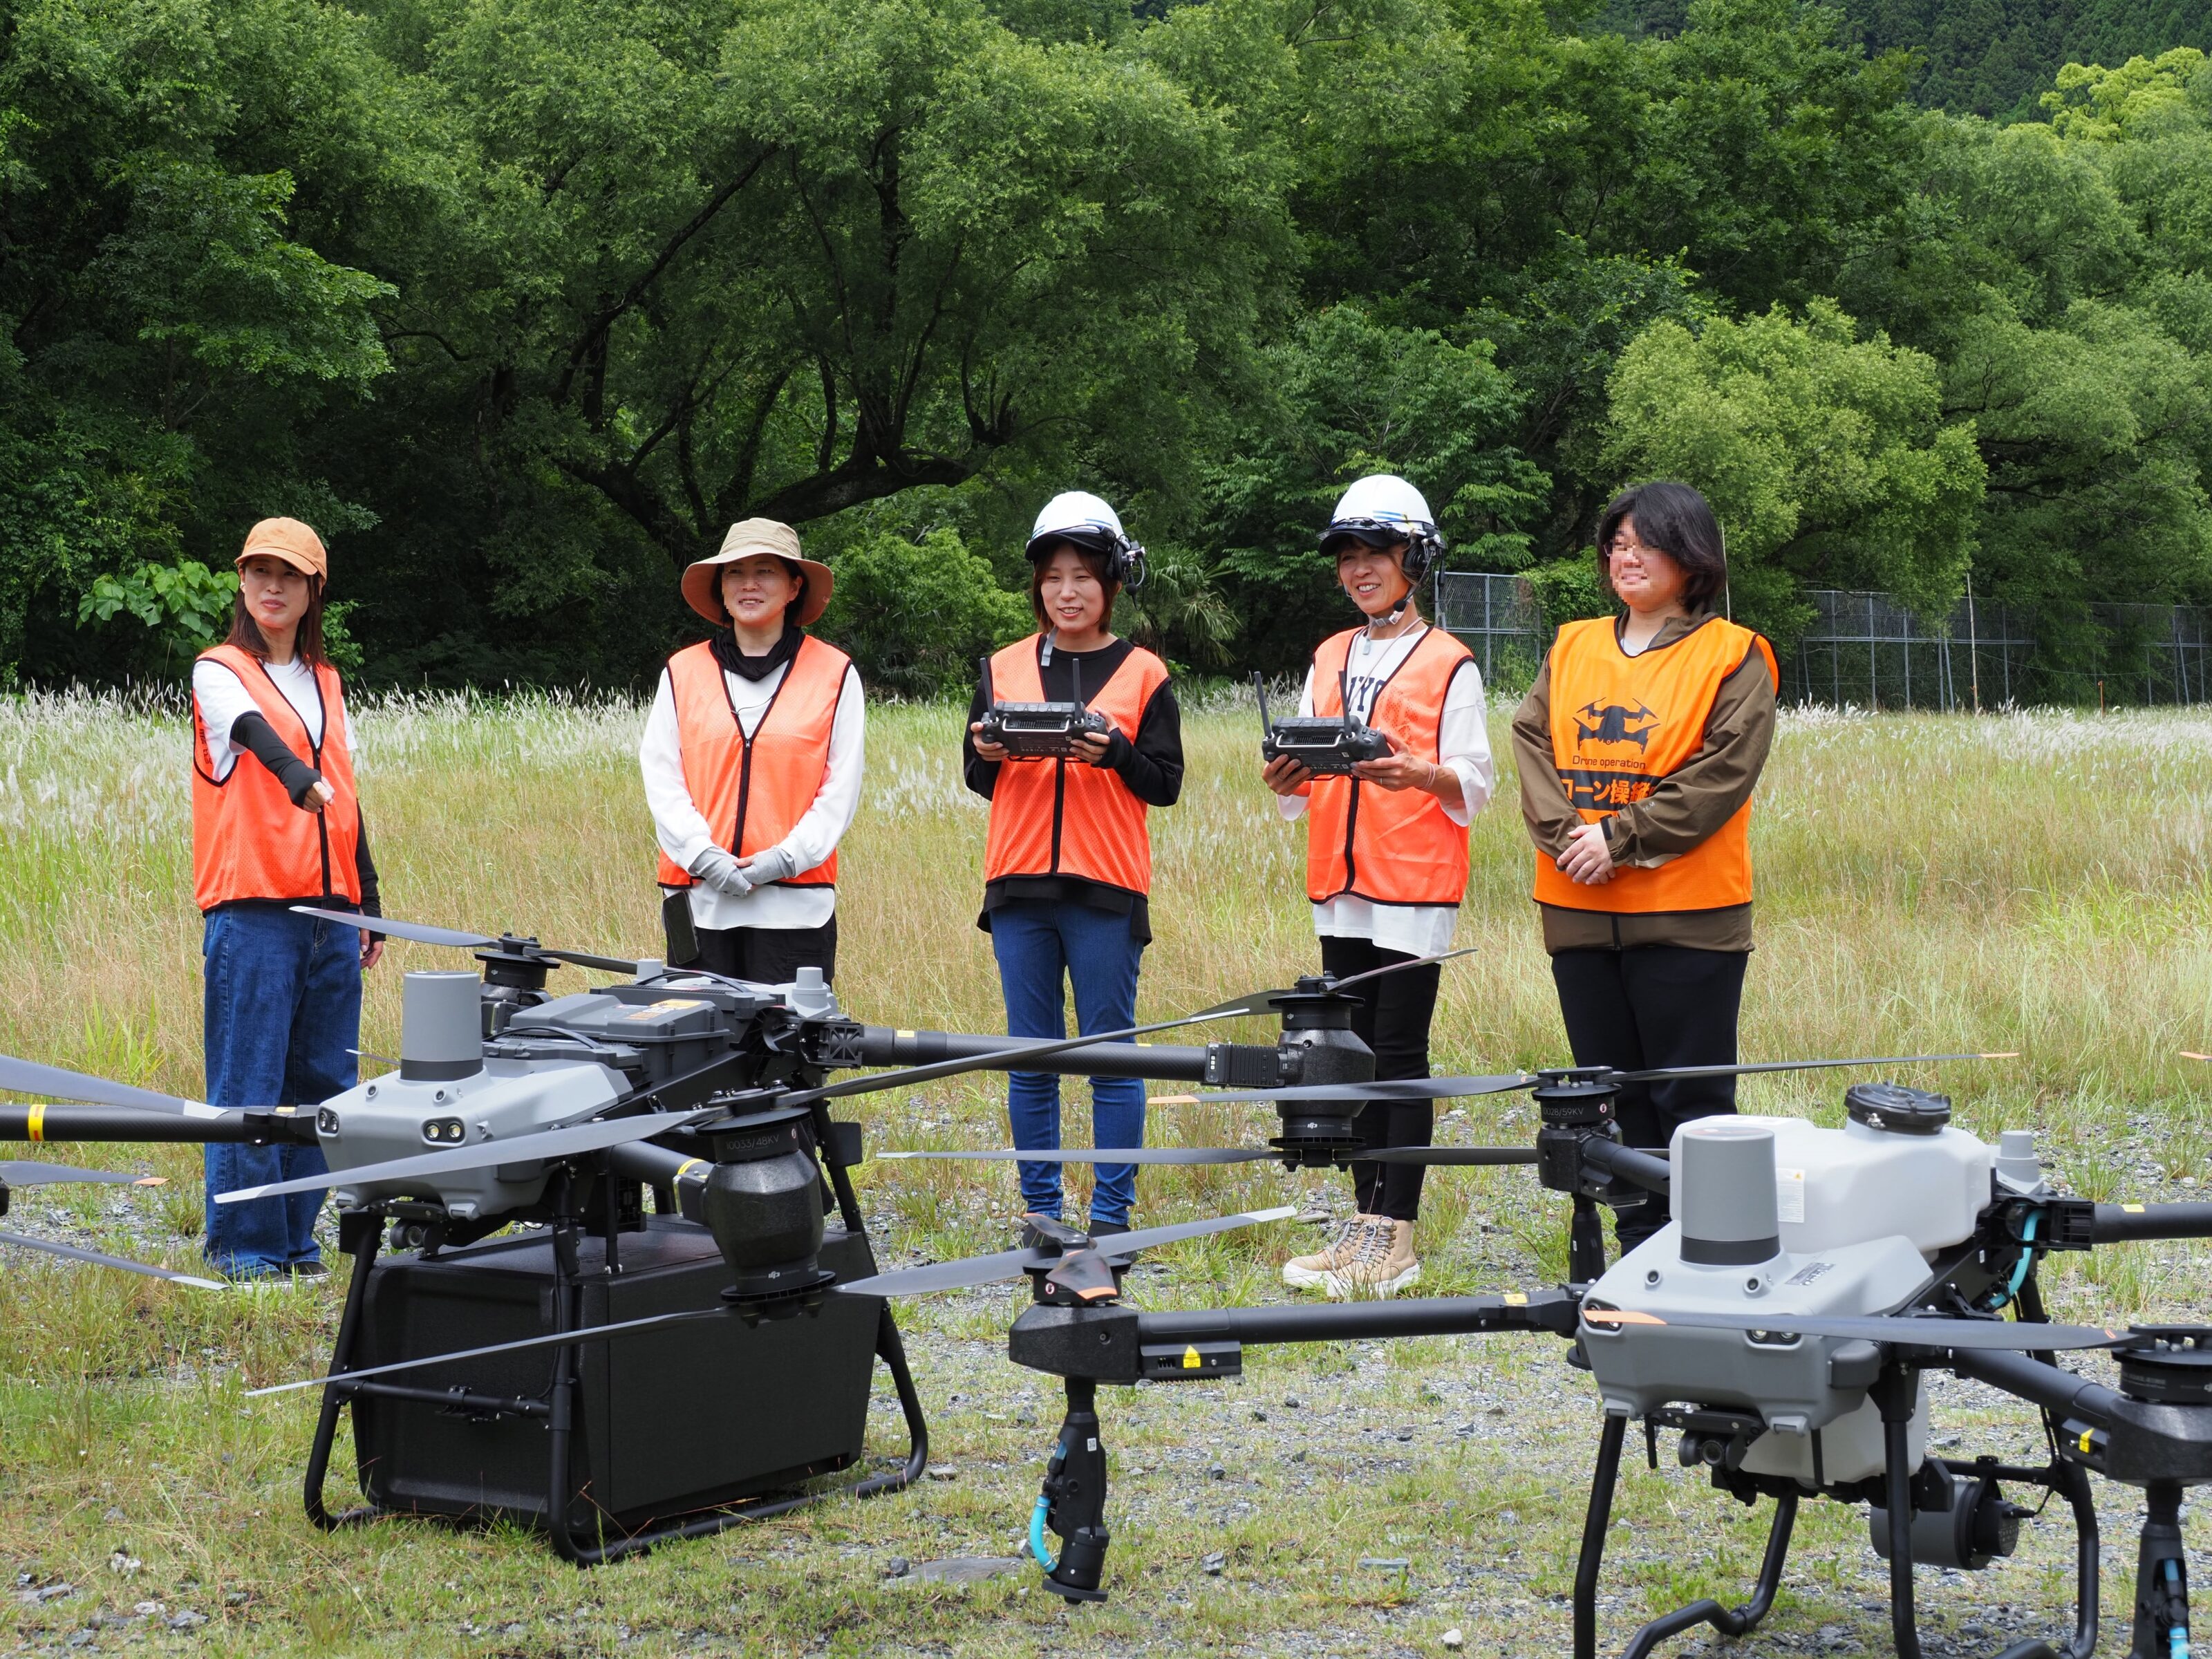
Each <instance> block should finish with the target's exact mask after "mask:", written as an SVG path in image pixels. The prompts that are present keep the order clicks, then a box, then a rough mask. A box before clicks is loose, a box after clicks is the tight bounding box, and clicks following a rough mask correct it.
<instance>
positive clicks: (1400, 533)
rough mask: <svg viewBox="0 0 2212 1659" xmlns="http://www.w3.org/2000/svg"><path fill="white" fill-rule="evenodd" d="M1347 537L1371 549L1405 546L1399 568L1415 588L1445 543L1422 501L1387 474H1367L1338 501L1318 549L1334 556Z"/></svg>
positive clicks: (1414, 491) (1399, 479)
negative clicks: (1396, 545) (1400, 544)
mask: <svg viewBox="0 0 2212 1659" xmlns="http://www.w3.org/2000/svg"><path fill="white" fill-rule="evenodd" d="M1347 537H1349V538H1352V540H1354V541H1359V542H1364V543H1365V544H1367V545H1368V546H1370V547H1389V546H1392V545H1395V544H1398V543H1401V542H1402V543H1404V544H1405V549H1406V550H1405V553H1404V555H1403V556H1402V557H1401V560H1400V566H1401V568H1402V569H1403V570H1404V571H1405V573H1406V580H1407V581H1408V582H1412V583H1413V584H1415V585H1416V586H1418V585H1419V582H1420V580H1421V578H1422V577H1424V576H1425V575H1427V574H1429V567H1430V566H1431V565H1432V564H1434V563H1435V562H1436V561H1437V558H1438V557H1440V556H1442V555H1443V550H1444V538H1443V536H1442V535H1440V534H1439V533H1438V532H1437V520H1436V515H1435V514H1434V513H1431V512H1430V511H1429V503H1428V501H1427V499H1426V498H1425V496H1424V495H1422V494H1421V492H1420V491H1419V490H1418V489H1414V488H1413V485H1411V484H1409V483H1407V482H1406V481H1405V480H1404V479H1403V478H1401V477H1398V476H1397V475H1396V474H1395V473H1390V472H1375V473H1370V474H1369V475H1368V476H1367V477H1364V478H1362V479H1360V480H1359V481H1358V483H1354V484H1353V485H1352V488H1351V489H1347V490H1346V491H1345V492H1344V494H1343V495H1341V496H1340V497H1339V498H1338V500H1337V503H1336V511H1335V512H1334V513H1331V514H1330V515H1329V520H1328V528H1327V529H1325V530H1323V531H1322V532H1321V550H1322V552H1323V553H1334V551H1335V550H1336V546H1337V544H1338V543H1339V542H1340V541H1342V540H1344V539H1345V538H1347Z"/></svg>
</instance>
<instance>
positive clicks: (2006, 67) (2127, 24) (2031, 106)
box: [1597, 0, 2212, 118]
mask: <svg viewBox="0 0 2212 1659" xmlns="http://www.w3.org/2000/svg"><path fill="white" fill-rule="evenodd" d="M1838 5H1839V6H1840V8H1841V9H1842V10H1843V12H1844V15H1845V17H1846V18H1847V20H1848V22H1847V24H1846V27H1845V30H1844V33H1845V34H1846V36H1847V37H1848V38H1850V39H1852V40H1857V41H1859V42H1860V43H1862V44H1863V45H1864V46H1866V47H1867V49H1868V50H1869V51H1870V52H1895V51H1909V52H1914V53H1916V54H1917V58H1918V62H1917V64H1916V66H1915V68H1914V70H1913V73H1912V76H1911V88H1912V92H1913V95H1914V97H1915V98H1916V99H1917V100H1918V101H1920V102H1921V103H1923V104H1925V105H1927V106H1929V108H1931V109H1943V110H1948V111H1950V112H1953V113H1954V114H1959V115H1969V114H1971V115H1987V116H1992V117H1996V118H2007V117H2010V118H2032V117H2033V116H2034V115H2035V114H2036V113H2037V112H2038V106H2037V101H2036V100H2037V99H2038V98H2039V96H2040V94H2043V93H2045V92H2047V91H2048V90H2050V88H2051V80H2052V77H2053V76H2056V75H2057V72H2058V71H2059V70H2061V69H2063V68H2064V67H2065V66H2066V65H2067V64H2104V65H2106V66H2107V67H2114V66H2117V65H2118V64H2124V63H2126V62H2127V61H2128V59H2129V58H2155V57H2157V56H2158V54H2159V53H2160V52H2166V51H2170V50H2171V49H2172V48H2173V47H2175V46H2195V47H2197V49H2198V50H2200V51H2212V3H2208V0H1838ZM1687 21H1688V6H1687V5H1686V0H1618V3H1615V4H1613V5H1612V6H1609V7H1607V8H1606V9H1604V10H1603V11H1602V12H1601V14H1600V16H1599V19H1598V22H1597V27H1610V28H1616V29H1620V30H1621V31H1622V32H1624V33H1629V34H1632V35H1638V36H1641V35H1646V34H1675V33H1680V31H1681V30H1682V28H1683V27H1685V25H1686V22H1687Z"/></svg>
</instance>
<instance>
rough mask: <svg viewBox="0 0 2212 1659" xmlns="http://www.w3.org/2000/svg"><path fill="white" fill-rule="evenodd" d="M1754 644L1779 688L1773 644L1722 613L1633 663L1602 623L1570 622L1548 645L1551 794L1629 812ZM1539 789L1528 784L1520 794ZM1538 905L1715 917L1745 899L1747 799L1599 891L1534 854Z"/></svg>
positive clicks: (1683, 756)
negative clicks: (1714, 825)
mask: <svg viewBox="0 0 2212 1659" xmlns="http://www.w3.org/2000/svg"><path fill="white" fill-rule="evenodd" d="M1754 648H1756V649H1757V650H1758V652H1759V654H1760V655H1761V656H1762V657H1764V658H1765V659H1766V671H1767V672H1768V673H1770V674H1771V675H1773V676H1774V679H1775V684H1777V685H1778V686H1779V685H1780V684H1781V681H1782V673H1781V670H1780V669H1779V668H1778V667H1777V666H1776V665H1775V661H1774V647H1772V646H1771V645H1769V644H1768V643H1767V642H1766V641H1765V640H1764V639H1763V638H1761V637H1760V636H1759V635H1757V634H1754V633H1753V632H1752V631H1751V630H1750V629H1747V628H1739V627H1737V626H1736V625H1735V623H1731V622H1725V621H1723V620H1722V619H1721V618H1720V617H1711V618H1709V619H1708V620H1706V621H1705V622H1704V623H1699V626H1698V627H1697V629H1695V630H1693V631H1692V632H1691V633H1689V634H1686V635H1684V636H1683V637H1682V638H1680V639H1679V640H1677V641H1674V644H1672V645H1669V646H1667V647H1663V648H1661V649H1656V650H1647V651H1645V652H1644V654H1643V655H1642V656H1640V657H1632V656H1629V655H1627V654H1626V653H1624V652H1623V651H1622V650H1621V648H1620V640H1619V638H1618V636H1617V635H1615V633H1614V631H1613V620H1612V619H1611V618H1610V617H1595V618H1593V619H1591V620H1589V621H1587V622H1572V623H1567V624H1566V626H1565V627H1564V628H1562V629H1559V638H1558V639H1557V640H1555V641H1553V644H1552V657H1551V666H1552V759H1553V764H1555V765H1556V766H1557V767H1558V768H1559V787H1561V788H1563V789H1565V791H1566V793H1567V798H1568V799H1570V800H1571V801H1572V802H1573V803H1574V804H1575V807H1576V809H1577V811H1580V812H1581V814H1582V817H1583V823H1598V822H1600V821H1601V820H1602V819H1605V818H1609V817H1612V816H1613V814H1614V813H1615V812H1618V811H1620V809H1621V808H1622V807H1624V806H1629V805H1633V804H1634V803H1636V802H1638V801H1639V800H1642V799H1644V797H1645V796H1647V795H1649V794H1650V793H1651V792H1652V790H1653V789H1655V788H1656V787H1658V785H1659V782H1660V781H1661V780H1662V779H1663V778H1664V777H1666V775H1668V773H1670V772H1672V771H1674V769H1676V768H1677V767H1680V765H1681V764H1682V763H1684V762H1686V761H1687V760H1688V759H1689V758H1690V757H1691V756H1692V755H1694V754H1696V753H1697V752H1698V750H1699V748H1700V747H1701V746H1702V745H1703V744H1704V743H1705V722H1706V720H1709V719H1710V718H1711V715H1712V712H1713V699H1714V698H1715V697H1716V696H1718V695H1719V693H1720V689H1721V683H1722V682H1723V680H1725V679H1727V678H1728V677H1729V675H1731V674H1733V673H1734V672H1735V671H1736V670H1737V669H1739V668H1741V666H1742V665H1743V660H1744V659H1745V658H1746V657H1747V656H1749V655H1750V654H1751V653H1752V651H1753V649H1754ZM1537 787H1541V780H1538V779H1533V778H1526V779H1523V780H1522V788H1524V789H1528V788H1537ZM1536 899H1537V902H1539V903H1541V904H1557V905H1560V906H1563V907H1565V908H1567V909H1570V910H1614V911H1622V912H1639V913H1640V912H1649V911H1656V910H1717V909H1721V908H1724V907H1726V906H1729V905H1735V904H1748V903H1750V902H1751V803H1750V802H1749V801H1746V802H1745V803H1744V804H1743V805H1742V806H1741V807H1739V808H1738V809H1737V810H1736V812H1735V816H1734V817H1730V818H1729V821H1728V822H1727V823H1724V824H1723V825H1722V826H1721V827H1720V828H1719V829H1716V830H1715V831H1713V833H1712V834H1711V836H1708V837H1706V839H1705V840H1704V841H1703V842H1699V844H1698V845H1697V846H1695V847H1693V848H1691V849H1690V850H1689V851H1688V852H1686V853H1685V854H1682V856H1681V857H1680V858H1678V859H1670V860H1668V862H1666V863H1665V864H1662V865H1657V866H1653V867H1651V868H1649V869H1643V868H1638V867H1635V866H1628V865H1622V866H1619V867H1618V868H1617V869H1616V870H1615V872H1614V873H1613V879H1612V880H1611V881H1609V882H1605V883H1603V884H1600V885H1598V886H1595V887H1585V886H1580V885H1578V884H1576V883H1574V882H1572V881H1571V880H1569V879H1568V878H1566V877H1565V876H1563V875H1561V874H1560V873H1559V868H1558V866H1555V865H1554V864H1553V862H1552V860H1551V858H1550V856H1549V855H1548V854H1544V853H1541V852H1540V853H1538V854H1536Z"/></svg>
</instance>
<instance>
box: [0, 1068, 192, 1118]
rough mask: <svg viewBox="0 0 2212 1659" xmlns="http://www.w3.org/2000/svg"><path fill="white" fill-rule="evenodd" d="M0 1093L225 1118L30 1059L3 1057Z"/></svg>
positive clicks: (169, 1098) (173, 1099)
mask: <svg viewBox="0 0 2212 1659" xmlns="http://www.w3.org/2000/svg"><path fill="white" fill-rule="evenodd" d="M0 1090H4V1091H8V1092H9V1093H11V1094H19V1095H52V1096H53V1097H56V1098H57V1099H59V1100H82V1101H87V1102H89V1103H91V1104H93V1105H94V1106H127V1107H131V1108H134V1109H137V1110H139V1111H142V1112H167V1113H168V1114H169V1115H171V1116H173V1117H174V1116H180V1115H181V1116H184V1117H197V1118H212V1117H221V1116H222V1115H223V1111H222V1108H221V1107H219V1106H210V1105H209V1104H208V1103H206V1102H205V1101H202V1100H185V1099H181V1098H179V1097H177V1096H175V1095H165V1094H161V1093H157V1092H156V1091H154V1090H152V1089H134V1088H132V1087H131V1085H129V1084H127V1083H110V1082H108V1081H107V1080H106V1079H105V1078H97V1077H88V1076H87V1075H86V1074H85V1073H82V1072H71V1071H67V1070H64V1068H63V1067H61V1066H40V1065H39V1064H37V1063H36V1062H34V1061H32V1060H15V1059H11V1058H10V1057H9V1056H8V1055H5V1054H0Z"/></svg>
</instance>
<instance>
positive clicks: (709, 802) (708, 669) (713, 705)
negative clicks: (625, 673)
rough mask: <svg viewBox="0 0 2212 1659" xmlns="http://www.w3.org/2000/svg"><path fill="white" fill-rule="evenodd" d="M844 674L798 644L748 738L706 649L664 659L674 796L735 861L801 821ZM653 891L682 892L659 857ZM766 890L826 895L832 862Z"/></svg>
mask: <svg viewBox="0 0 2212 1659" xmlns="http://www.w3.org/2000/svg"><path fill="white" fill-rule="evenodd" d="M852 665H853V659H851V658H850V657H848V656H847V655H846V654H845V653H843V652H842V651H840V650H839V649H838V648H837V647H836V646H834V645H824V644H823V642H822V641H820V640H817V639H816V638H815V637H814V636H813V635H811V634H810V635H807V636H806V637H805V639H803V640H801V641H799V649H798V651H797V653H794V654H793V657H792V659H791V660H790V662H789V663H787V664H786V665H785V666H784V671H783V680H782V683H781V684H779V685H778V686H777V687H776V688H775V695H774V696H771V697H770V698H769V702H768V708H766V709H765V710H764V711H763V713H762V714H761V717H760V724H759V725H757V726H754V727H753V734H752V736H750V738H748V737H747V736H746V735H745V732H744V727H743V726H740V725H739V724H738V711H737V710H736V709H735V708H732V706H731V704H730V687H729V683H728V682H727V681H726V680H725V679H724V678H722V665H721V664H720V663H718V662H716V661H715V660H714V648H713V647H711V646H709V645H708V644H707V643H706V642H705V641H701V642H700V643H699V644H697V645H692V646H686V647H684V649H683V650H681V651H679V652H678V653H676V654H675V655H674V656H672V657H671V658H670V659H668V683H669V688H670V690H672V691H673V692H674V693H675V696H676V725H677V731H678V744H679V746H680V749H681V752H682V755H683V757H684V787H685V788H686V789H688V790H690V793H691V799H692V800H693V802H694V803H695V804H696V805H697V806H698V808H699V811H700V814H701V816H702V817H704V818H705V819H706V820H707V823H708V826H709V827H710V828H712V829H713V830H714V840H715V842H716V844H717V845H719V846H720V847H721V848H723V849H724V850H726V851H727V852H731V853H734V854H737V855H738V857H739V858H750V856H751V855H752V854H755V853H764V852H766V851H767V850H768V849H769V848H771V847H773V846H775V844H776V843H777V842H780V841H781V840H782V839H783V838H784V837H785V836H787V835H789V834H790V833H791V831H792V829H793V826H794V825H796V824H797V823H798V822H799V819H801V818H803V817H805V816H806V811H807V809H808V808H809V807H811V806H812V805H814V798H815V797H816V796H817V795H818V794H820V793H822V779H823V775H825V774H826V773H827V772H828V771H829V730H830V728H831V727H832V726H835V725H836V723H837V698H838V696H839V694H840V693H841V692H842V691H843V690H844V689H845V674H846V671H847V670H848V669H849V668H851V666H852ZM660 884H661V885H662V886H663V887H689V886H690V885H692V884H693V877H692V875H691V872H690V871H688V870H682V869H678V867H677V866H676V862H675V860H672V859H671V858H670V857H669V856H668V854H665V853H663V854H661V855H660ZM836 884H837V855H836V854H835V853H832V854H830V855H829V857H828V858H827V859H825V860H823V861H822V862H821V863H820V864H817V865H816V866H814V867H813V868H812V869H811V870H802V871H800V872H799V873H798V874H797V875H795V876H793V877H792V878H791V879H790V880H789V881H787V882H777V883H775V885H776V886H779V887H834V886H836Z"/></svg>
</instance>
